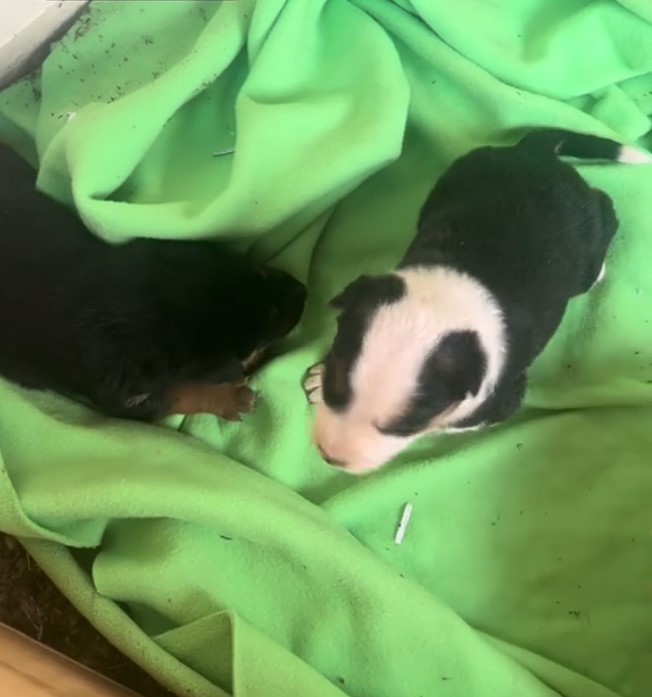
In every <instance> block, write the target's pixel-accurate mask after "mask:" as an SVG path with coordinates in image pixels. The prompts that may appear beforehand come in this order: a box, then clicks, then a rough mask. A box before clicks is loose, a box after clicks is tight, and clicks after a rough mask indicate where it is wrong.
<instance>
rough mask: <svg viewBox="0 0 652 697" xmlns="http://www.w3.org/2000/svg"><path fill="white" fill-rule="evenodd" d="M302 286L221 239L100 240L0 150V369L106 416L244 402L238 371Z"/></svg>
mask: <svg viewBox="0 0 652 697" xmlns="http://www.w3.org/2000/svg"><path fill="white" fill-rule="evenodd" d="M305 297H306V291H305V288H304V286H303V285H302V284H301V283H300V282H299V281H297V280H295V279H294V278H292V277H291V276H289V275H288V274H286V273H284V272H281V271H277V270H270V269H264V268H260V267H257V266H256V265H255V264H254V263H253V262H251V261H249V260H248V259H246V258H244V257H242V256H239V255H236V254H234V253H232V252H231V251H229V250H228V249H227V248H226V247H225V246H224V245H223V244H217V243H214V242H206V241H190V242H182V241H165V240H154V239H138V240H134V241H130V242H127V243H125V244H122V245H110V244H107V243H105V242H103V241H101V240H100V239H99V238H97V237H95V236H94V235H93V234H91V233H90V232H89V231H88V230H87V229H86V228H85V227H84V225H83V224H82V222H81V221H80V220H79V219H78V218H77V217H76V216H75V215H74V214H73V212H72V211H70V210H69V209H67V208H66V207H64V206H62V205H60V204H58V203H56V202H55V201H53V200H51V199H50V198H48V197H47V196H45V195H43V194H41V193H39V192H37V191H36V189H35V173H34V171H33V170H32V169H31V168H30V167H29V166H28V165H27V164H26V163H25V162H24V161H23V160H22V159H20V158H19V157H18V156H17V155H16V154H15V153H14V152H13V151H11V150H10V149H9V148H7V147H4V146H0V324H1V326H2V329H3V334H4V337H5V338H4V340H3V341H2V342H0V375H2V376H3V377H5V378H7V379H9V380H11V381H14V382H17V383H19V384H21V385H23V386H26V387H30V388H34V389H40V390H53V391H56V392H59V393H62V394H64V395H68V396H70V397H73V398H77V399H81V400H83V401H86V402H89V403H90V404H91V405H92V406H93V407H95V408H96V409H98V410H99V411H101V412H103V413H105V414H107V415H110V416H115V417H122V418H134V419H147V420H149V419H157V418H160V417H163V416H166V415H168V414H171V413H186V414H190V413H198V412H210V413H214V414H216V415H218V416H222V417H224V418H227V419H232V420H235V419H238V418H239V417H240V414H241V413H244V412H248V411H250V410H251V409H252V407H253V402H254V394H253V392H252V391H251V390H250V388H249V387H248V386H247V385H246V381H245V378H246V374H247V373H248V372H249V371H250V370H252V369H253V368H254V367H255V365H256V363H257V362H258V361H259V360H260V358H261V357H262V355H263V354H264V352H265V350H266V349H267V347H268V346H270V345H271V344H274V343H275V342H277V341H279V340H280V339H282V338H283V337H285V336H286V335H287V334H288V333H289V332H290V331H291V330H292V329H293V327H294V326H295V325H296V324H297V322H298V321H299V319H300V317H301V315H302V312H303V307H304V302H305Z"/></svg>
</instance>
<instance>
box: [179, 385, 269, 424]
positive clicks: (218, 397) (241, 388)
mask: <svg viewBox="0 0 652 697" xmlns="http://www.w3.org/2000/svg"><path fill="white" fill-rule="evenodd" d="M255 402H256V393H255V392H254V391H253V390H252V389H251V388H250V387H248V386H247V385H246V384H245V383H243V382H238V383H233V382H228V383H222V384H219V385H211V384H208V385H206V384H203V383H190V384H184V385H179V386H177V387H175V388H174V389H173V390H170V392H169V393H168V404H169V412H168V413H170V414H186V415H190V414H215V416H220V417H221V418H223V419H226V420H227V421H240V417H241V416H242V414H249V413H250V412H251V411H252V410H253V408H254V404H255Z"/></svg>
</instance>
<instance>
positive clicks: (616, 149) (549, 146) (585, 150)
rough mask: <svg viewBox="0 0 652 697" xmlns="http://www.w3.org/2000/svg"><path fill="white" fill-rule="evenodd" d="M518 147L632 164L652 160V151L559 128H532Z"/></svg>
mask: <svg viewBox="0 0 652 697" xmlns="http://www.w3.org/2000/svg"><path fill="white" fill-rule="evenodd" d="M518 147H520V148H527V149H528V150H530V151H532V152H537V153H541V154H543V153H547V154H555V155H559V156H561V157H576V158H579V159H583V160H608V161H610V162H622V163H626V164H633V165H642V164H646V163H649V162H652V155H650V154H649V153H646V152H643V151H642V150H637V149H636V148H633V147H631V146H629V145H623V144H622V143H618V142H616V141H615V140H611V139H610V138H602V137H600V136H592V135H588V134H586V133H574V132H573V131H564V130H563V129H559V128H545V129H541V130H536V131H532V132H531V133H528V134H527V135H526V136H525V137H524V138H523V139H522V140H521V141H520V142H519V143H518Z"/></svg>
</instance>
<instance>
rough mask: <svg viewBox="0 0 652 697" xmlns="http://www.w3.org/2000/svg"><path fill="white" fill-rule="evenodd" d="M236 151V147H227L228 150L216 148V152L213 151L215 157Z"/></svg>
mask: <svg viewBox="0 0 652 697" xmlns="http://www.w3.org/2000/svg"><path fill="white" fill-rule="evenodd" d="M234 152H235V148H226V150H216V151H215V152H214V153H211V154H212V155H213V157H223V156H224V155H233V153H234Z"/></svg>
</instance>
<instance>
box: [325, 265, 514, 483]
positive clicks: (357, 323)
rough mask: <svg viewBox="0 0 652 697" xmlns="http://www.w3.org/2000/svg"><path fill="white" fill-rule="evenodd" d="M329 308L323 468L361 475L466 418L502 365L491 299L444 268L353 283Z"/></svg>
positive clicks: (497, 315) (500, 331) (499, 323)
mask: <svg viewBox="0 0 652 697" xmlns="http://www.w3.org/2000/svg"><path fill="white" fill-rule="evenodd" d="M333 304H334V305H335V306H336V307H338V308H339V309H340V310H341V314H340V317H339V319H338V331H337V334H336V337H335V340H334V342H333V346H332V348H331V351H330V352H329V354H328V355H327V357H326V359H325V368H324V374H323V384H322V395H323V397H322V398H323V401H322V403H321V404H319V405H318V406H317V410H316V415H315V425H314V440H315V443H316V445H317V447H318V448H319V450H320V451H321V452H322V454H323V455H324V458H325V459H326V460H327V461H330V462H332V463H333V464H337V465H339V466H340V467H342V468H343V469H345V470H346V471H347V472H351V473H362V472H365V471H368V470H372V469H375V468H377V467H379V466H380V465H382V464H384V463H386V462H387V461H388V460H391V459H392V458H393V457H395V456H396V455H397V454H398V453H400V452H401V451H402V450H403V449H404V448H405V447H407V445H409V444H410V443H411V442H412V441H414V440H415V439H416V438H417V437H418V436H420V435H422V434H423V433H426V432H428V431H432V430H434V429H438V428H444V427H446V426H449V425H453V424H455V423H457V422H459V421H460V420H461V419H463V418H465V417H467V416H469V415H470V414H471V413H472V412H473V411H474V410H475V409H476V408H477V406H479V405H480V404H481V403H482V402H483V401H484V400H485V399H486V397H487V396H488V395H489V394H490V393H491V391H492V390H493V387H494V385H495V383H496V381H497V379H498V377H499V375H500V372H501V370H502V367H503V362H504V347H505V336H504V323H503V319H502V315H501V312H500V309H499V307H498V305H497V303H496V302H495V301H494V300H493V298H492V297H491V295H490V294H489V292H488V291H487V290H486V289H485V288H484V287H483V286H481V285H480V284H479V283H478V282H477V281H475V280H473V279H472V278H470V277H469V276H466V275H464V274H461V273H459V272H456V271H454V270H452V269H448V268H445V267H430V268H410V269H405V270H403V271H400V272H397V273H395V274H391V275H388V276H380V277H375V278H367V277H362V278H361V279H358V280H357V281H354V283H353V284H351V285H350V286H349V287H348V288H347V289H346V290H345V291H344V292H343V293H342V295H341V296H340V297H338V298H336V299H335V300H334V301H333Z"/></svg>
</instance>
